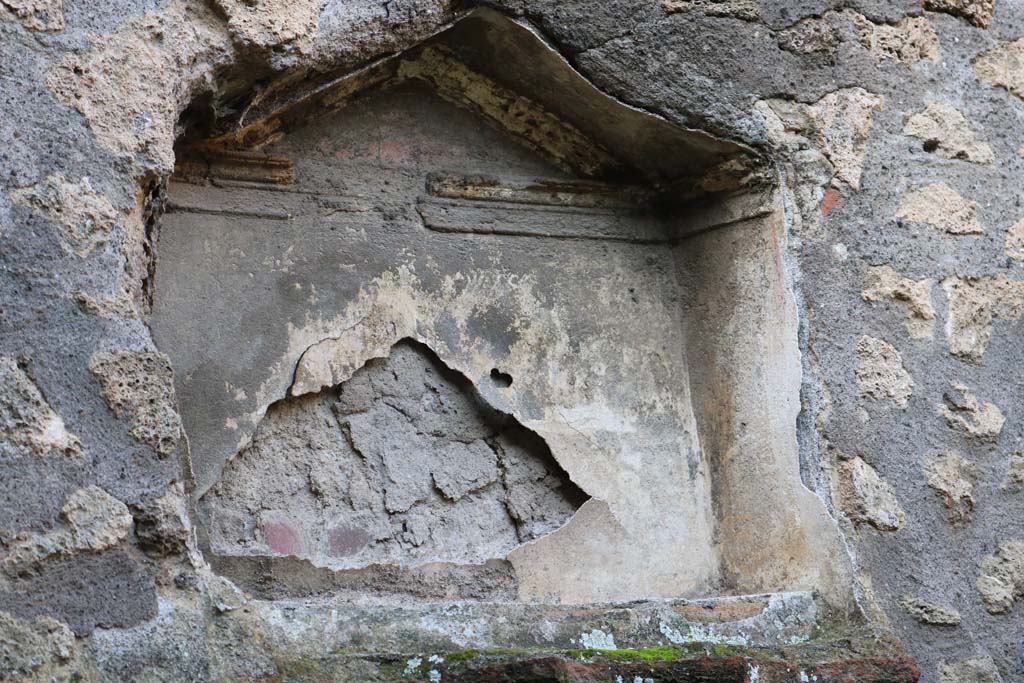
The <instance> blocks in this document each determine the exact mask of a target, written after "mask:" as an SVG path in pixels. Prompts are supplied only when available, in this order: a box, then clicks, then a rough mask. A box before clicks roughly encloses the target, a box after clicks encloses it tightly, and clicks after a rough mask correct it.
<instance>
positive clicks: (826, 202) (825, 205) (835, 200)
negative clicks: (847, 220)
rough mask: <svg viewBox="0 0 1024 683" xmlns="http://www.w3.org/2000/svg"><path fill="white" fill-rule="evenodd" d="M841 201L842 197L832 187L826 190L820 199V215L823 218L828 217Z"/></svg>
mask: <svg viewBox="0 0 1024 683" xmlns="http://www.w3.org/2000/svg"><path fill="white" fill-rule="evenodd" d="M842 201H843V195H841V194H840V193H839V190H837V189H835V188H832V187H830V188H828V189H827V190H825V196H824V197H822V198H821V214H822V215H823V216H827V215H829V214H830V213H832V210H833V209H835V208H836V207H837V206H839V205H840V204H841V203H842Z"/></svg>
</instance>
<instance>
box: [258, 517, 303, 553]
mask: <svg viewBox="0 0 1024 683" xmlns="http://www.w3.org/2000/svg"><path fill="white" fill-rule="evenodd" d="M260 529H261V530H262V531H263V537H264V538H265V539H266V540H267V545H268V546H270V549H271V550H273V551H274V552H275V553H278V554H279V555H298V554H299V551H300V550H301V548H302V540H301V539H300V538H299V535H298V534H297V533H295V531H294V530H293V529H292V528H291V527H290V526H288V525H287V524H285V523H284V522H263V523H262V524H261V525H260Z"/></svg>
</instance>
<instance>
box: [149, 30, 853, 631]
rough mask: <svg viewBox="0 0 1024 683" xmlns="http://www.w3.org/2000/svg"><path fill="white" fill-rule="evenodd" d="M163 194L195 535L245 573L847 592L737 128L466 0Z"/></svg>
mask: <svg viewBox="0 0 1024 683" xmlns="http://www.w3.org/2000/svg"><path fill="white" fill-rule="evenodd" d="M167 207H168V208H167V212H166V214H165V215H164V216H163V218H162V221H161V223H160V225H159V233H158V238H157V243H156V256H157V259H156V269H155V277H154V283H155V284H154V290H153V292H154V296H153V311H152V327H153V331H154V335H155V338H156V340H157V343H158V345H159V347H160V348H161V350H163V351H164V352H166V353H167V354H168V355H169V356H170V358H171V361H172V365H173V367H174V369H175V374H176V382H177V392H178V397H179V402H180V408H181V411H182V415H183V419H184V423H185V427H186V431H187V433H188V437H189V439H188V440H189V450H190V453H189V462H190V467H191V475H192V479H193V480H192V486H193V495H192V502H193V507H194V514H195V516H196V520H197V528H198V532H199V534H198V535H199V542H200V547H201V549H202V551H203V553H204V555H205V557H206V559H207V561H208V562H209V563H210V565H211V566H212V568H213V569H214V571H216V572H217V573H219V574H220V575H222V576H224V577H226V578H227V579H229V580H230V581H232V582H234V583H235V584H236V585H238V586H239V587H241V588H242V589H244V590H245V591H247V592H249V593H250V594H252V595H254V596H256V597H257V598H260V599H266V600H271V601H274V600H289V599H297V598H303V599H310V598H318V599H323V600H328V601H330V600H334V601H337V600H342V601H353V600H354V601H357V602H359V603H360V604H364V603H366V602H368V601H369V602H374V601H382V602H384V603H386V602H388V601H395V600H400V601H401V602H402V604H405V605H408V604H411V602H410V601H412V602H417V601H419V602H423V603H436V602H445V601H458V602H460V603H466V602H474V601H475V602H481V603H494V602H500V603H510V602H511V603H514V602H521V603H539V604H547V605H555V604H579V603H591V604H592V603H615V602H623V601H632V600H641V599H679V598H695V597H703V596H714V595H738V594H750V593H766V592H779V591H816V592H817V593H818V594H819V595H820V596H821V597H822V598H823V599H824V600H825V601H826V602H827V603H828V604H830V605H832V606H839V607H844V606H846V605H847V604H848V601H849V599H850V594H851V589H850V579H849V576H848V571H847V566H846V564H845V561H844V559H843V558H844V557H845V555H844V551H843V549H842V545H841V541H840V537H839V533H838V530H837V527H836V525H835V524H834V522H833V521H832V520H831V518H830V517H829V515H828V514H827V512H826V510H825V507H824V505H823V503H822V502H821V501H820V500H819V499H818V498H817V497H816V496H815V495H813V494H812V493H811V492H810V491H808V490H807V489H806V488H805V487H804V486H803V485H802V483H801V480H800V471H799V463H798V454H797V437H796V419H797V414H798V412H799V391H800V358H799V352H798V348H797V319H796V312H795V305H794V302H793V296H792V293H791V291H790V288H789V284H788V282H787V271H786V268H785V265H784V252H785V248H786V247H785V235H786V233H785V228H784V223H783V218H782V210H781V200H780V198H779V194H778V192H777V191H776V189H775V188H774V185H773V182H772V174H770V173H765V172H764V171H763V170H762V167H761V166H759V164H758V162H757V159H756V158H755V157H754V156H752V155H750V154H748V151H747V150H744V149H741V148H739V147H738V146H736V145H734V144H731V143H727V142H724V141H721V140H717V139H715V138H713V137H711V136H709V135H707V134H704V133H702V132H699V131H694V130H687V129H683V128H680V127H678V126H675V125H673V124H670V123H668V122H667V121H665V120H664V119H662V118H659V117H658V116H655V115H653V114H650V113H648V112H645V111H641V110H638V109H635V108H633V107H630V106H628V105H626V104H624V103H622V102H619V101H616V100H614V99H612V98H610V97H608V96H607V95H605V94H603V93H602V92H600V91H599V90H597V89H595V88H594V87H593V86H591V85H590V84H589V83H588V82H587V81H586V80H584V79H583V78H582V77H581V76H580V75H579V74H578V73H576V72H575V71H574V70H573V69H572V67H571V66H570V65H569V64H568V63H567V62H566V61H565V60H564V59H563V58H562V57H561V56H560V55H559V54H558V53H557V52H555V51H554V50H552V49H550V48H549V47H548V46H547V45H546V44H545V43H544V41H543V40H542V39H541V38H540V37H538V36H537V35H536V34H535V33H534V32H532V31H531V30H530V29H529V28H528V27H526V26H525V25H521V24H519V23H516V22H513V21H511V20H509V19H507V18H505V17H503V16H501V15H498V14H496V13H493V12H490V11H486V10H477V11H475V12H473V13H471V14H469V15H467V16H466V17H464V18H463V19H462V20H461V21H459V22H458V23H456V24H455V25H454V26H452V27H451V28H449V29H447V30H446V31H444V32H442V33H440V34H438V35H437V36H435V37H434V38H432V39H430V40H428V41H426V42H425V43H423V44H421V45H419V46H417V47H415V48H413V49H410V50H408V51H406V52H404V53H402V54H399V55H395V56H392V57H389V58H387V59H384V60H382V61H380V62H377V63H374V64H371V65H368V66H366V67H365V68H363V69H361V70H359V71H357V72H355V73H347V74H326V75H325V74H320V75H317V76H315V77H314V76H312V75H304V76H301V77H292V78H289V79H285V80H284V81H282V82H280V83H277V84H272V85H271V86H269V87H267V88H265V89H264V90H263V92H262V93H261V94H260V95H259V96H258V97H254V98H252V101H251V102H249V104H248V106H247V107H246V108H245V109H244V111H243V114H241V115H240V116H239V117H238V120H236V121H235V124H234V127H233V128H231V129H230V130H224V129H221V130H220V131H219V132H210V129H209V128H207V129H206V130H205V131H204V133H203V134H202V135H194V136H193V137H192V138H190V139H186V140H183V141H182V142H181V143H180V144H179V146H178V166H177V169H176V173H175V178H174V180H173V182H172V183H171V185H170V187H169V189H168V202H167ZM663 632H664V631H663ZM664 633H667V632H664ZM470 640H472V639H470ZM673 642H675V641H673Z"/></svg>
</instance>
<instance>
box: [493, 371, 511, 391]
mask: <svg viewBox="0 0 1024 683" xmlns="http://www.w3.org/2000/svg"><path fill="white" fill-rule="evenodd" d="M491 381H492V382H494V385H495V386H498V387H501V388H502V389H507V388H509V387H510V386H512V375H510V374H508V373H507V372H502V371H501V370H499V369H498V368H491Z"/></svg>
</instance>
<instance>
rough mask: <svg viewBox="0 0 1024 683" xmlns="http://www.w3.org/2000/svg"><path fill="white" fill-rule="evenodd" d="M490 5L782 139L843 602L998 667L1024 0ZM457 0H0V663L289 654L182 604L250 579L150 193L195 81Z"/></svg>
mask: <svg viewBox="0 0 1024 683" xmlns="http://www.w3.org/2000/svg"><path fill="white" fill-rule="evenodd" d="M495 5H496V6H497V7H498V8H499V9H501V10H502V11H505V12H508V13H510V14H512V15H515V16H520V17H523V18H525V19H527V20H529V21H530V22H532V23H533V24H534V25H536V26H537V27H538V28H539V29H540V30H541V31H542V32H543V33H544V34H545V35H546V36H547V37H548V38H549V39H550V40H551V41H552V43H553V44H554V45H555V46H556V47H557V48H558V49H559V50H560V51H561V52H562V53H563V54H564V55H565V56H566V58H567V59H568V60H569V61H570V62H571V63H572V64H573V65H574V66H575V67H576V68H577V69H579V70H580V71H581V72H582V73H583V74H584V75H585V76H587V77H588V78H589V79H590V80H591V81H592V82H593V83H594V84H595V85H597V86H598V87H599V88H601V89H602V90H604V91H605V92H607V93H609V94H611V95H613V96H615V97H617V98H619V99H621V100H622V101H624V102H626V103H629V104H631V105H634V106H637V107H640V108H643V109H646V110H649V111H652V112H655V113H658V114H660V115H662V116H664V117H666V118H668V119H669V120H672V121H675V122H677V123H680V124H683V125H686V126H691V127H694V128H701V129H705V130H708V131H710V132H712V133H714V134H716V135H719V136H721V137H723V138H727V139H731V140H735V141H738V142H742V143H744V144H746V145H749V146H751V147H753V148H756V149H758V150H761V151H763V152H764V153H765V154H766V155H768V156H770V158H772V159H773V160H774V162H775V164H776V165H777V168H778V170H779V173H780V174H781V177H782V178H783V179H784V189H785V201H786V213H785V217H786V223H785V225H784V229H785V231H786V240H785V245H786V250H785V255H784V258H783V259H782V262H781V264H780V265H781V267H782V268H784V269H785V270H786V272H787V276H788V278H789V280H790V282H791V283H792V285H793V287H794V289H795V292H796V295H797V301H796V315H797V316H798V319H799V325H800V338H799V345H800V351H801V359H800V362H801V364H802V389H801V396H802V399H803V400H802V405H801V410H800V412H799V415H798V416H797V417H796V420H797V425H798V438H799V447H800V452H801V471H800V475H801V477H802V478H803V481H804V483H805V485H806V487H807V488H808V489H809V490H810V491H811V492H813V493H815V494H817V495H818V496H819V498H820V500H821V504H822V505H823V506H824V507H825V508H826V509H827V510H828V511H830V512H831V513H832V514H833V515H834V516H835V517H836V518H837V519H838V520H839V523H840V525H841V526H842V528H843V529H844V533H845V547H846V551H847V552H848V553H849V556H850V557H852V562H853V565H854V567H855V569H856V571H857V576H858V579H857V591H858V595H859V599H860V602H861V605H862V607H863V608H864V609H865V610H866V611H867V612H868V613H869V615H870V616H871V617H872V618H873V619H877V620H881V621H888V622H890V623H891V624H892V625H893V626H894V628H895V630H896V632H897V633H898V634H899V635H900V637H901V638H902V640H903V642H904V644H905V645H906V647H907V648H908V649H909V650H910V652H911V653H912V654H913V655H914V656H915V657H917V659H918V662H919V663H920V665H921V668H922V672H923V680H925V681H930V682H935V681H942V682H943V683H954V682H957V681H998V680H1003V681H1010V680H1019V679H1020V678H1021V677H1022V676H1024V663H1022V655H1021V642H1022V638H1024V617H1022V616H1021V610H1022V609H1024V607H1022V606H1021V605H1020V604H1019V602H1020V600H1019V598H1020V596H1021V595H1022V593H1024V552H1022V544H1024V526H1022V521H1021V520H1024V492H1022V489H1024V464H1022V463H1024V456H1022V455H1021V453H1020V451H1021V449H1022V446H1021V443H1022V439H1024V423H1022V416H1021V415H1020V409H1019V404H1020V397H1021V387H1022V386H1024V370H1022V366H1021V364H1020V363H1019V357H1020V353H1021V342H1020V334H1019V332H1020V325H1021V323H1020V318H1021V316H1022V314H1024V272H1022V267H1024V266H1022V264H1024V229H1022V228H1021V221H1022V220H1024V210H1022V209H1021V200H1022V199H1024V197H1022V192H1024V191H1022V189H1021V188H1022V186H1024V185H1022V182H1021V181H1022V179H1024V159H1022V157H1021V150H1022V149H1024V128H1022V127H1021V125H1020V121H1021V116H1022V111H1024V101H1022V98H1024V43H1022V42H1021V41H1024V6H1021V4H1020V3H1019V2H1016V0H995V2H994V3H993V2H991V1H990V0H989V1H986V0H976V1H971V0H959V1H954V0H925V1H924V3H923V6H922V3H921V2H918V1H917V0H900V1H898V2H879V1H876V0H848V1H847V2H839V1H828V0H785V1H778V2H768V1H767V0H763V1H761V2H758V1H757V0H722V1H720V2H715V1H712V0H663V2H654V1H650V0H636V1H633V0H621V1H608V2H603V1H601V0H593V1H580V2H564V1H555V0H552V1H551V2H532V1H527V0H522V1H516V0H509V1H508V2H498V3H495ZM455 11H456V8H453V7H451V6H449V5H448V4H446V3H443V2H429V1H426V0H423V1H416V0H409V1H405V0H397V1H395V2H390V3H386V4H383V5H376V4H371V3H362V2H343V1H341V0H338V1H332V0H327V1H325V2H311V1H310V2H298V3H274V2H265V1H264V2H255V3H247V2H235V1H233V0H211V2H209V3H203V2H198V1H197V2H181V1H178V0H172V1H171V2H162V1H154V2H146V1H135V0H104V1H103V2H81V1H79V0H67V1H65V2H61V1H60V0H49V1H36V2H25V1H22V0H0V20H2V21H0V50H2V51H3V55H4V59H3V62H2V65H0V84H2V86H0V98H2V100H0V101H2V111H3V116H2V117H0V160H2V161H0V170H2V171H3V173H2V177H0V266H2V271H0V355H2V356H3V361H2V362H0V386H2V391H0V468H2V474H3V476H2V477H0V544H2V546H3V560H2V567H0V612H3V615H0V634H2V637H0V646H2V647H0V665H2V666H3V667H6V668H7V669H8V670H10V671H14V672H15V674H16V675H18V676H24V677H25V678H29V679H30V680H31V679H32V678H33V677H35V678H37V679H39V680H47V679H48V677H49V676H68V675H70V673H71V672H72V671H77V672H79V673H81V674H82V675H84V676H85V677H86V678H89V677H93V678H98V677H102V676H107V677H108V678H109V679H114V678H115V677H116V675H117V673H116V672H125V671H132V670H136V669H138V667H139V666H142V664H145V665H146V666H151V667H156V668H155V669H154V670H157V669H158V670H160V671H164V672H175V675H179V676H180V679H181V680H187V679H188V677H192V679H193V680H201V679H203V678H204V677H208V676H209V675H210V673H209V672H210V671H212V670H216V671H221V672H223V671H229V672H232V675H235V676H239V677H246V676H248V677H254V676H258V675H263V676H268V677H269V676H272V675H278V674H280V671H278V670H275V663H274V661H272V660H271V659H268V658H267V656H266V655H265V654H264V653H261V652H260V651H258V650H257V649H256V648H254V647H253V646H252V645H251V643H252V642H264V641H262V640H261V639H270V640H273V638H274V634H273V631H258V630H256V629H255V628H252V627H251V624H250V622H249V621H247V619H248V617H240V618H239V619H238V620H236V621H232V622H226V621H209V620H206V619H207V617H206V616H203V615H207V614H227V613H231V612H233V611H234V610H236V608H238V607H239V600H241V598H239V597H238V595H237V594H236V593H234V592H233V591H231V590H229V589H228V588H225V587H224V586H223V585H222V584H221V583H220V582H219V580H218V579H215V578H213V579H211V578H210V577H209V576H207V575H204V574H203V573H202V572H199V571H197V570H196V567H197V566H201V565H202V559H201V558H198V557H197V556H196V555H195V554H194V553H192V552H190V550H189V548H190V547H191V548H194V547H195V545H194V544H192V543H191V541H190V539H189V533H190V532H189V529H190V528H191V523H190V522H189V520H188V519H186V515H187V512H186V503H185V498H186V494H185V493H184V491H183V483H184V482H185V481H186V479H187V478H186V477H185V473H184V472H183V470H182V460H181V458H180V453H181V452H182V451H183V449H184V448H185V444H184V443H183V441H184V440H183V438H182V435H181V431H180V424H181V423H180V421H179V418H178V410H177V406H176V402H175V401H176V399H175V397H174V392H173V375H172V371H171V365H170V363H169V361H168V360H167V358H166V356H165V355H163V353H162V352H161V350H159V349H157V347H156V346H155V344H154V342H153V339H152V337H151V335H150V331H149V328H148V326H147V319H148V316H149V313H150V311H149V306H150V295H151V293H152V290H151V284H152V282H151V270H150V268H151V263H150V256H151V251H150V250H151V247H152V245H151V244H150V243H149V240H148V234H149V232H150V230H151V227H152V219H153V217H152V216H151V215H150V211H151V210H152V209H153V206H154V204H153V202H148V203H147V198H148V197H150V196H151V193H153V190H154V187H155V185H156V181H158V180H159V179H161V178H165V177H166V176H167V175H168V174H169V173H170V172H171V170H172V167H173V153H172V149H173V144H174V140H175V137H176V129H175V127H176V125H177V123H178V121H179V115H180V114H181V112H182V111H184V110H185V109H186V107H187V106H188V105H189V103H191V102H193V101H194V100H196V99H197V98H198V99H199V100H202V97H201V95H202V94H203V93H204V92H215V93H222V94H225V95H224V97H221V98H215V99H216V101H217V102H218V106H222V107H223V106H230V105H231V103H232V102H237V100H233V99H232V95H237V94H238V93H242V92H249V91H250V90H251V89H252V87H253V86H254V84H258V83H261V82H266V81H268V80H270V78H271V76H272V75H273V74H275V73H280V72H284V71H286V70H288V69H294V68H300V67H303V68H305V67H318V68H321V69H334V68H337V69H351V68H353V67H355V66H358V65H360V64H363V63H365V62H367V61H369V60H371V59H373V58H375V57H378V56H381V55H384V54H386V53H389V52H393V51H396V50H401V49H403V48H405V47H408V46H409V45H411V44H413V43H414V42H416V41H418V40H420V39H423V38H425V37H427V36H428V35H430V34H431V33H433V32H435V31H436V30H437V29H439V28H440V27H442V26H443V25H444V24H445V23H446V22H447V21H449V20H450V19H451V18H453V16H454V12H455ZM154 196H155V195H154ZM770 384H771V382H770V381H768V382H766V385H769V386H770ZM584 488H586V487H584ZM424 581H425V582H426V581H429V578H425V579H424ZM190 601H191V602H190ZM185 603H188V604H190V605H191V607H190V609H182V608H181V605H183V604H185ZM190 610H191V611H190ZM239 613H240V614H241V613H242V610H239ZM274 618H276V619H278V621H273V619H271V618H269V617H268V620H269V621H268V623H274V624H276V626H275V628H279V629H280V631H279V632H278V634H279V635H281V634H288V633H291V634H293V635H294V633H295V631H294V629H293V630H291V631H289V628H291V627H289V626H288V624H287V619H285V618H284V617H274ZM289 618H290V617H289ZM123 627H136V628H137V630H134V631H131V630H129V631H121V630H119V629H121V628H123ZM97 629H99V630H97ZM196 632H203V633H209V634H211V637H213V635H214V634H215V635H216V636H217V637H221V638H225V639H227V640H229V641H230V642H232V643H236V644H237V648H238V649H237V650H233V651H232V652H231V653H230V655H229V654H225V652H213V653H210V652H206V653H200V649H201V648H200V649H196V650H195V651H194V652H195V653H196V655H197V656H196V657H194V658H192V659H190V660H189V663H188V664H187V665H186V664H182V663H181V662H182V660H181V658H180V655H179V654H177V653H176V651H174V652H172V651H171V650H170V647H171V646H170V645H168V646H167V648H168V649H161V647H162V646H161V643H165V642H166V643H172V642H174V643H182V642H186V641H189V640H191V639H192V637H193V635H194V634H195V633H196ZM663 633H664V631H663ZM154 634H155V636H154ZM150 636H154V637H150ZM156 636H159V637H156ZM598 641H599V642H602V643H603V642H605V641H604V640H602V639H600V638H599V639H598ZM140 642H141V643H145V648H142V647H139V643H140ZM598 646H600V645H598ZM128 651H134V653H135V654H134V656H135V657H137V658H138V659H125V655H124V654H123V653H125V652H128ZM200 655H201V656H200ZM161 662H162V663H161ZM161 667H163V668H161ZM154 675H156V674H154Z"/></svg>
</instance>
